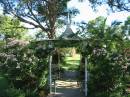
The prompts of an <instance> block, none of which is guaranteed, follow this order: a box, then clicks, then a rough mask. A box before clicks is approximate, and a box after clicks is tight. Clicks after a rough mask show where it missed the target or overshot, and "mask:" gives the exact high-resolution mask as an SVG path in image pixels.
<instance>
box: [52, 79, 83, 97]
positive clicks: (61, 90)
mask: <svg viewBox="0 0 130 97" xmlns="http://www.w3.org/2000/svg"><path fill="white" fill-rule="evenodd" d="M56 83H57V92H56V95H55V96H54V97H85V96H84V95H83V93H82V92H80V89H79V87H78V86H77V82H75V81H57V82H56Z"/></svg>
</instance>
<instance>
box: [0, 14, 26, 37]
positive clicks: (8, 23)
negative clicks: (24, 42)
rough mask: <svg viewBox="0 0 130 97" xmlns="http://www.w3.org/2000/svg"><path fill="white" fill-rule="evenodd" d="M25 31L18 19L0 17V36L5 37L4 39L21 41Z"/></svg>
mask: <svg viewBox="0 0 130 97" xmlns="http://www.w3.org/2000/svg"><path fill="white" fill-rule="evenodd" d="M25 31H26V30H25V29H24V28H23V26H22V25H21V24H20V21H19V20H18V19H15V18H11V17H9V16H2V15H1V16H0V34H3V35H5V38H17V39H21V38H22V37H23V36H24V34H25Z"/></svg>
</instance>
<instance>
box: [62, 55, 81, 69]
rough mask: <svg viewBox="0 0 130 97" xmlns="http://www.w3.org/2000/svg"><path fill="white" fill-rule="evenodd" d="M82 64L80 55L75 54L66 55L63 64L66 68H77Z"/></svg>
mask: <svg viewBox="0 0 130 97" xmlns="http://www.w3.org/2000/svg"><path fill="white" fill-rule="evenodd" d="M79 64H80V55H79V54H75V56H66V57H65V64H64V65H63V68H64V69H65V70H72V71H74V70H76V69H77V68H78V66H79Z"/></svg>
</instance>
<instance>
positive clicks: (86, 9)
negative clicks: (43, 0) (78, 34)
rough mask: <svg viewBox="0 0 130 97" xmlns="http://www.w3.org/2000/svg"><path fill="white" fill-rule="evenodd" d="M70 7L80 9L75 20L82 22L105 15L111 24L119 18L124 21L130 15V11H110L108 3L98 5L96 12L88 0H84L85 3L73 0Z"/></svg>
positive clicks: (69, 4)
mask: <svg viewBox="0 0 130 97" xmlns="http://www.w3.org/2000/svg"><path fill="white" fill-rule="evenodd" d="M68 7H69V8H71V7H75V8H77V9H79V11H80V14H78V15H77V16H76V17H75V18H74V19H73V20H74V21H77V22H80V21H85V22H88V21H90V20H93V19H95V18H96V17H98V16H104V17H107V24H108V25H110V24H111V22H112V21H114V20H119V21H124V20H126V18H127V17H128V16H130V12H125V11H123V12H115V13H108V11H107V8H108V6H107V5H102V6H100V7H97V10H98V11H97V12H94V11H93V9H92V8H91V6H90V3H89V1H88V0H84V2H83V3H79V2H78V0H71V1H70V2H69V3H68Z"/></svg>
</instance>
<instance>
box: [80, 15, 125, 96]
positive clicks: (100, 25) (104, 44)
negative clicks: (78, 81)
mask: <svg viewBox="0 0 130 97" xmlns="http://www.w3.org/2000/svg"><path fill="white" fill-rule="evenodd" d="M121 27H122V25H121V24H120V23H119V22H114V23H113V24H112V25H111V27H110V26H107V25H106V18H103V17H98V18H97V19H95V20H92V21H90V22H89V23H88V24H87V26H86V28H87V29H86V30H87V31H86V32H87V34H88V35H89V39H90V40H89V42H88V41H87V42H86V46H85V48H84V51H83V52H82V55H83V56H87V58H88V67H87V68H88V73H89V74H88V96H89V97H123V96H124V94H125V69H124V66H125V57H124V53H123V50H124V46H123V45H124V40H123V38H124V36H125V35H124V33H122V29H121Z"/></svg>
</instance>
